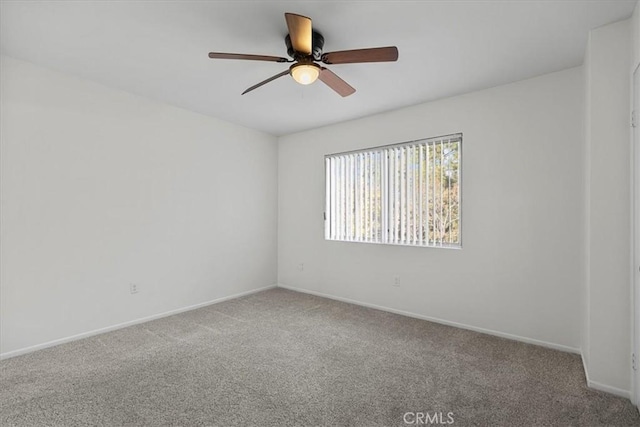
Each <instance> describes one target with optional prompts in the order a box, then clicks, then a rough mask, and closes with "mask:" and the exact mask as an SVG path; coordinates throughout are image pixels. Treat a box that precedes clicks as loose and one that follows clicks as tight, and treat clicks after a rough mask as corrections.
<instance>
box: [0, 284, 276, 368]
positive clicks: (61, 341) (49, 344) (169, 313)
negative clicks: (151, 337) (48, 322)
mask: <svg viewBox="0 0 640 427" xmlns="http://www.w3.org/2000/svg"><path fill="white" fill-rule="evenodd" d="M276 286H277V285H271V286H264V287H262V288H258V289H252V290H250V291H246V292H240V293H238V294H233V295H229V296H226V297H222V298H217V299H214V300H211V301H206V302H202V303H199V304H194V305H190V306H187V307H182V308H177V309H175V310H170V311H166V312H164V313H159V314H154V315H151V316H147V317H142V318H140V319H135V320H130V321H128V322H124V323H118V324H117V325H112V326H107V327H105V328H100V329H94V330H92V331H88V332H83V333H81V334H77V335H73V336H70V337H65V338H60V339H57V340H53V341H48V342H45V343H42V344H36V345H33V346H30V347H25V348H20V349H18V350H13V351H8V352H6V353H1V354H0V360H2V359H8V358H10V357H15V356H20V355H22V354H27V353H31V352H33V351H37V350H42V349H45V348H48V347H53V346H56V345H60V344H64V343H67V342H71V341H76V340H79V339H82V338H88V337H91V336H94V335H98V334H103V333H105V332H111V331H115V330H117V329H122V328H126V327H128V326H133V325H137V324H140V323H144V322H149V321H151V320H155V319H160V318H162V317H167V316H173V315H174V314H178V313H183V312H185V311H190V310H195V309H197V308H202V307H206V306H208V305H213V304H218V303H220V302H224V301H228V300H232V299H236V298H240V297H243V296H246V295H251V294H255V293H258V292H262V291H266V290H267V289H273V288H275V287H276Z"/></svg>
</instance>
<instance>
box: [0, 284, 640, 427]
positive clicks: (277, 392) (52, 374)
mask: <svg viewBox="0 0 640 427" xmlns="http://www.w3.org/2000/svg"><path fill="white" fill-rule="evenodd" d="M0 366H1V371H0V374H1V377H0V379H1V381H2V384H1V387H0V405H1V406H0V424H1V425H2V426H45V425H50V426H75V425H103V426H129V425H144V426H192V425H212V426H290V425H291V426H293V425H296V426H403V425H409V424H405V422H404V420H403V417H405V414H406V413H408V412H409V413H410V414H409V415H406V420H407V421H409V422H412V423H414V422H415V416H416V415H415V413H422V414H423V415H420V414H418V415H417V416H418V419H419V420H424V421H425V422H426V421H430V422H432V425H433V421H434V418H433V417H437V419H436V421H444V422H445V423H446V422H447V421H451V420H453V421H454V424H453V425H459V426H467V425H477V426H489V425H491V426H544V425H550V426H551V425H553V426H556V425H557V426H565V425H575V426H596V425H609V426H625V425H635V426H638V425H640V416H639V415H638V412H637V411H636V409H635V408H634V407H633V406H632V405H631V403H630V402H629V401H628V400H626V399H622V398H618V397H615V396H612V395H608V394H605V393H601V392H597V391H594V390H590V389H588V388H587V387H586V385H585V378H584V373H583V370H582V364H581V361H580V358H579V356H576V355H574V354H567V353H562V352H559V351H554V350H549V349H545V348H542V347H537V346H533V345H528V344H523V343H519V342H514V341H509V340H505V339H501V338H496V337H492V336H489V335H483V334H479V333H475V332H470V331H465V330H461V329H457V328H452V327H448V326H443V325H438V324H435V323H430V322H426V321H422V320H417V319H412V318H407V317H403V316H399V315H395V314H390V313H386V312H382V311H377V310H372V309H367V308H363V307H358V306H354V305H350V304H345V303H340V302H336V301H332V300H328V299H324V298H319V297H314V296H310V295H305V294H300V293H297V292H291V291H287V290H283V289H273V290H268V291H265V292H261V293H258V294H254V295H251V296H247V297H244V298H240V299H236V300H233V301H228V302H224V303H221V304H217V305H213V306H209V307H205V308H202V309H198V310H194V311H190V312H186V313H182V314H179V315H175V316H171V317H167V318H163V319H159V320H156V321H152V322H148V323H145V324H141V325H137V326H132V327H129V328H126V329H122V330H118V331H115V332H110V333H107V334H103V335H99V336H95V337H92V338H87V339H84V340H80V341H76V342H72V343H69V344H64V345H60V346H57V347H54V348H50V349H46V350H42V351H38V352H35V353H31V354H28V355H24V356H20V357H15V358H12V359H7V360H4V361H2V362H1V363H0ZM440 413H442V418H440V416H439V415H440ZM449 413H452V414H449ZM448 415H449V416H451V418H448ZM427 417H429V418H427ZM412 425H415V424H412Z"/></svg>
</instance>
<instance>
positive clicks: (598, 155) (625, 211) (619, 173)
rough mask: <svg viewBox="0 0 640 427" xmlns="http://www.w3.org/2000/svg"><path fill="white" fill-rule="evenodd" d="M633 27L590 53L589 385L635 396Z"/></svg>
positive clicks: (615, 32) (605, 34)
mask: <svg viewBox="0 0 640 427" xmlns="http://www.w3.org/2000/svg"><path fill="white" fill-rule="evenodd" d="M630 30H631V22H630V20H625V21H621V22H618V23H615V24H611V25H606V26H604V27H600V28H597V29H595V30H592V31H591V32H590V34H589V42H588V46H587V56H586V61H585V68H586V81H585V83H586V89H587V98H586V105H587V109H586V110H587V114H586V135H585V136H586V145H587V152H588V157H589V159H590V160H589V166H588V173H587V181H586V188H587V191H588V196H587V197H588V200H589V203H588V206H587V227H586V230H587V239H588V244H587V250H588V260H589V261H588V263H587V286H588V293H587V295H588V301H587V310H588V311H587V316H588V321H587V333H588V337H587V340H586V341H585V343H584V346H583V347H584V348H583V352H584V353H585V354H586V357H585V361H586V364H587V366H586V369H587V375H588V379H589V382H590V385H591V386H593V387H596V388H601V389H604V390H608V391H612V392H614V393H618V394H621V395H628V393H629V390H630V375H631V372H630V365H631V361H630V353H631V347H630V337H631V329H630V327H631V321H630V319H631V312H630V303H629V297H630V287H629V283H630V276H629V274H630V264H629V262H630V257H629V251H630V235H631V230H630V206H631V205H630V203H631V200H630V160H629V159H630V146H629V141H630V129H631V128H630V108H629V105H630V103H629V97H630V93H631V88H630V84H629V82H630V78H629V68H630V62H631V59H630V56H631V55H630V51H631V44H630V43H631V32H630Z"/></svg>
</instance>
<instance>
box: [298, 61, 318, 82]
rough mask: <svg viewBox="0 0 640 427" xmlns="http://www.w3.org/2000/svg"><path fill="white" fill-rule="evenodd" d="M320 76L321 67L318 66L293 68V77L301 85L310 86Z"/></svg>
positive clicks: (305, 65) (304, 65)
mask: <svg viewBox="0 0 640 427" xmlns="http://www.w3.org/2000/svg"><path fill="white" fill-rule="evenodd" d="M319 75H320V67H319V66H317V65H316V64H296V65H294V66H292V67H291V77H293V80H295V81H297V82H298V83H300V84H301V85H310V84H311V83H313V82H315V81H316V80H317V79H318V76H319Z"/></svg>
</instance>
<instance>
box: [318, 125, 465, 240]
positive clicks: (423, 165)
mask: <svg viewBox="0 0 640 427" xmlns="http://www.w3.org/2000/svg"><path fill="white" fill-rule="evenodd" d="M461 145H462V134H455V135H448V136H442V137H438V138H430V139H422V140H418V141H411V142H406V143H402V144H394V145H387V146H383V147H378V148H372V149H368V150H360V151H352V152H347V153H338V154H331V155H327V156H325V169H326V170H325V176H326V208H325V238H326V239H328V240H341V241H348V242H368V243H385V244H397V245H411V246H436V247H440V246H445V247H460V246H461V240H460V184H461V182H460V165H461Z"/></svg>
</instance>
